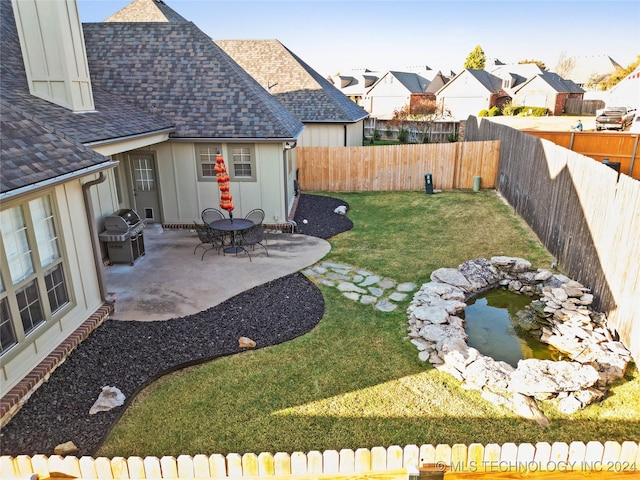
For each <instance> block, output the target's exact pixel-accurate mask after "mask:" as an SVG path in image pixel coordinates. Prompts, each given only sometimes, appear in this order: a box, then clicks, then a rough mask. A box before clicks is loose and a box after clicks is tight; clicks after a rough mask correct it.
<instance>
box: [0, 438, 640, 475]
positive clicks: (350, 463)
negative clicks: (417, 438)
mask: <svg viewBox="0 0 640 480" xmlns="http://www.w3.org/2000/svg"><path fill="white" fill-rule="evenodd" d="M638 465H640V444H639V443H638V442H631V441H627V442H622V444H620V443H618V442H604V444H603V443H600V442H588V443H586V444H585V443H583V442H571V443H570V444H566V443H562V442H555V443H553V444H551V445H550V444H549V443H546V442H538V443H536V444H535V445H533V444H531V443H523V444H519V445H518V444H515V443H505V444H503V445H498V444H495V443H494V444H488V445H481V444H479V443H472V444H471V445H468V446H467V445H463V444H455V445H435V446H434V445H421V446H417V445H407V446H405V447H404V448H403V447H400V446H397V445H392V446H390V447H387V448H384V447H373V448H371V449H366V448H359V449H357V450H355V451H353V450H350V449H342V450H340V451H339V452H338V451H336V450H326V451H324V452H320V451H317V450H313V451H310V452H307V453H304V452H293V453H291V454H288V453H285V452H278V453H276V454H275V455H273V454H271V453H268V452H263V453H260V454H259V455H256V454H253V453H245V454H244V455H239V454H237V453H230V454H228V455H226V456H225V455H220V454H213V455H209V456H207V455H203V454H200V455H195V456H190V455H179V456H178V457H177V458H176V457H172V456H165V457H162V458H157V457H146V458H141V457H129V458H123V457H114V458H112V459H108V458H104V457H99V458H92V457H81V458H77V457H73V456H67V457H62V456H60V455H52V456H50V457H46V456H44V455H34V456H33V457H30V456H28V455H19V456H18V457H10V456H1V457H0V478H2V479H3V480H16V479H20V480H24V479H28V478H31V476H32V475H34V474H36V475H38V478H39V479H47V478H51V479H58V478H59V479H61V478H74V479H81V480H102V479H105V480H106V479H108V480H119V479H142V480H144V479H169V478H170V479H174V480H176V479H179V480H183V479H200V480H205V479H214V478H238V479H239V478H255V477H269V478H270V479H273V480H278V479H285V478H286V479H295V480H306V479H312V478H313V479H321V478H343V479H345V480H346V479H365V478H368V479H374V478H375V479H380V480H382V479H385V480H392V479H407V478H409V476H410V475H411V474H413V475H416V476H417V475H419V469H420V468H423V469H425V468H430V469H432V470H436V471H438V470H439V471H442V472H444V478H445V479H452V480H453V479H459V478H478V479H479V478H524V477H531V476H539V477H544V478H552V477H553V478H564V479H570V478H580V475H586V474H588V475H589V476H590V477H591V476H593V477H596V478H611V477H612V476H613V477H616V478H617V477H628V478H631V477H632V476H640V472H639V470H640V469H639V468H638ZM427 466H428V467H427Z"/></svg>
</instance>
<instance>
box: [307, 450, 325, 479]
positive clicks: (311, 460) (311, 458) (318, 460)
mask: <svg viewBox="0 0 640 480" xmlns="http://www.w3.org/2000/svg"><path fill="white" fill-rule="evenodd" d="M307 473H310V474H316V473H322V453H320V452H319V451H318V450H311V451H310V452H308V453H307Z"/></svg>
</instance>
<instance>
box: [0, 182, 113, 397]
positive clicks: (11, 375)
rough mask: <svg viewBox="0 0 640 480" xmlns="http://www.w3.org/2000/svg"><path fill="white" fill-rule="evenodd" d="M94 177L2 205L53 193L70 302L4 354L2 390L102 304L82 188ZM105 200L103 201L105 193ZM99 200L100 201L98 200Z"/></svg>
mask: <svg viewBox="0 0 640 480" xmlns="http://www.w3.org/2000/svg"><path fill="white" fill-rule="evenodd" d="M92 179H93V177H87V178H84V179H83V180H82V181H80V180H76V181H73V182H69V183H66V184H63V185H60V186H58V187H55V188H54V189H52V190H49V191H46V192H44V193H43V194H41V195H38V196H32V197H22V198H21V199H20V200H16V201H14V202H4V203H3V205H2V207H3V209H5V208H12V207H14V206H16V205H18V204H23V203H24V202H26V201H29V200H33V199H35V198H39V197H40V196H44V195H50V196H51V198H52V200H53V202H54V211H55V214H56V215H55V216H56V222H57V227H58V229H59V230H60V231H59V239H60V249H61V251H62V252H63V256H64V258H65V261H64V262H63V266H64V272H65V278H66V279H67V289H68V293H69V297H70V305H68V306H67V307H65V308H66V310H63V311H62V312H61V313H60V314H58V315H54V316H53V318H49V319H47V320H46V321H45V322H44V323H43V324H41V325H40V326H38V327H37V328H36V329H35V330H33V331H32V332H31V333H30V334H29V335H27V336H26V337H25V338H24V340H22V341H20V342H19V343H18V344H17V345H16V346H14V347H13V348H11V349H9V350H8V351H7V352H5V353H4V355H2V357H0V380H1V382H0V383H1V386H0V395H1V396H4V395H6V394H7V393H8V392H9V391H10V390H11V389H12V388H13V387H14V386H15V385H17V384H18V382H20V380H22V378H23V377H25V376H26V375H27V374H29V372H30V371H31V370H33V369H34V368H35V367H36V366H38V365H39V364H40V362H42V361H43V360H44V359H45V358H46V357H47V355H49V354H50V353H51V352H52V351H53V350H54V349H55V348H56V347H57V346H58V345H60V344H61V343H62V342H63V341H64V340H65V339H66V338H67V337H68V336H69V335H71V334H72V333H73V332H74V331H75V330H76V329H77V328H78V327H79V326H80V325H81V324H82V323H83V322H85V321H86V320H87V318H89V317H90V316H91V315H92V314H93V313H94V312H95V311H96V310H97V309H98V308H99V307H100V306H101V305H102V304H103V299H102V298H101V294H100V288H99V284H98V274H97V272H96V268H95V264H94V262H93V253H92V250H91V236H90V231H89V227H88V225H87V222H86V209H85V203H84V198H83V193H82V184H83V183H86V182H87V181H90V180H92ZM102 201H103V203H104V201H106V199H105V198H103V200H102ZM96 203H99V202H98V201H97V200H94V204H96ZM105 208H107V207H105ZM41 295H42V292H41ZM18 321H19V320H18Z"/></svg>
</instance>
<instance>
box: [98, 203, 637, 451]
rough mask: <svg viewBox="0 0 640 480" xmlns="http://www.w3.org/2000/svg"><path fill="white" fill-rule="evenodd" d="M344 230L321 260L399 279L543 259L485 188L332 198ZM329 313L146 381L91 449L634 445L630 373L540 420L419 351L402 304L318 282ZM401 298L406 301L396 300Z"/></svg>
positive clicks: (546, 260)
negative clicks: (297, 329) (374, 302)
mask: <svg viewBox="0 0 640 480" xmlns="http://www.w3.org/2000/svg"><path fill="white" fill-rule="evenodd" d="M329 195H331V196H333V197H337V198H341V199H343V200H344V201H346V202H348V203H349V204H350V211H349V217H350V218H351V219H352V220H353V223H354V228H353V230H351V231H349V232H345V233H343V234H340V235H338V236H337V237H334V238H332V239H331V244H332V250H331V252H330V253H329V255H328V256H327V258H326V260H332V261H338V262H344V263H349V264H351V265H354V266H357V267H360V268H365V269H368V270H371V271H373V272H374V273H377V274H380V275H383V276H388V277H391V278H394V279H396V280H398V281H400V282H409V281H410V282H415V283H416V284H418V285H419V284H421V283H423V282H426V281H429V275H430V273H431V271H433V270H434V269H436V268H440V267H447V266H448V267H456V266H457V265H459V264H460V263H462V262H463V261H465V260H469V259H475V258H478V257H490V256H494V255H512V256H520V257H524V258H527V259H529V260H530V261H531V262H532V263H533V264H534V265H536V266H542V267H549V265H550V263H551V262H552V261H553V258H552V257H551V256H550V255H549V253H548V252H547V251H546V250H545V249H544V248H543V247H542V246H541V245H540V243H539V242H538V240H537V239H536V238H535V236H534V235H533V234H532V233H531V231H530V230H529V229H528V227H527V226H526V225H525V224H524V223H523V222H522V221H521V220H520V219H519V218H518V217H517V216H515V215H514V213H513V211H512V209H511V208H509V207H508V206H506V205H505V204H503V203H502V202H501V200H500V199H499V198H497V196H496V195H495V193H494V192H491V191H481V192H478V193H474V192H470V191H464V192H463V191H457V192H445V193H439V194H436V195H425V194H424V193H421V192H388V193H386V192H375V193H369V192H368V193H349V194H346V193H339V194H333V193H332V194H329ZM321 289H322V293H323V295H324V297H325V301H326V311H325V316H324V318H323V319H322V321H321V322H320V323H319V325H318V326H317V327H316V329H314V330H313V331H312V332H310V333H309V334H307V335H305V336H303V337H300V338H298V339H296V340H294V341H291V342H289V343H286V344H282V345H278V346H274V347H269V348H265V349H261V350H255V351H247V352H244V353H242V354H239V355H236V356H232V357H225V358H222V359H219V360H215V361H213V362H210V363H207V364H204V365H201V366H197V367H191V368H189V369H186V370H183V371H180V372H176V373H173V374H171V375H168V376H166V377H164V378H162V379H161V380H159V381H158V382H156V383H155V384H153V385H152V386H150V387H149V388H147V389H146V390H144V391H143V392H142V393H141V394H140V395H139V396H138V397H137V398H136V399H135V400H134V402H133V404H132V406H131V407H130V408H129V409H128V410H127V411H126V412H125V414H124V415H123V417H122V419H121V420H120V421H119V423H118V424H117V425H116V427H115V428H114V430H113V431H112V432H111V434H110V435H109V437H108V438H107V440H106V442H105V444H104V445H103V446H102V448H101V449H100V451H99V452H98V454H97V455H99V456H106V457H114V456H123V457H128V456H134V455H137V456H148V455H155V456H163V455H176V456H177V455H180V454H191V455H194V454H198V453H204V454H212V453H221V454H228V453H231V452H235V453H239V454H244V453H247V452H252V453H256V454H258V453H260V452H272V453H275V452H279V451H283V452H293V451H305V452H306V451H310V450H320V451H322V450H328V449H335V450H340V449H342V448H351V449H354V450H355V449H357V448H361V447H363V448H372V447H374V446H383V447H387V446H390V445H401V446H404V445H408V444H418V445H420V444H440V443H444V444H454V443H464V444H470V443H476V442H477V443H482V444H488V443H498V444H502V443H506V442H515V443H522V442H531V443H535V442H538V441H546V442H550V443H551V442H555V441H560V442H566V443H570V442H572V441H574V440H575V441H583V442H588V441H590V440H598V441H602V442H604V441H607V440H613V441H619V442H622V441H625V440H632V441H640V406H639V405H640V375H639V374H638V371H637V370H636V368H635V367H632V368H630V369H629V370H628V373H627V376H626V379H625V381H624V382H620V383H619V384H618V385H616V386H614V387H613V388H612V390H611V393H610V395H609V396H608V397H607V398H606V399H605V400H604V401H603V402H601V403H600V404H596V405H592V406H590V407H589V408H587V409H585V410H584V411H581V412H579V413H576V414H574V415H573V416H571V417H567V416H565V415H562V414H560V413H558V412H557V410H555V408H554V406H553V405H552V404H543V405H542V407H543V410H544V412H545V414H546V415H547V416H548V417H549V418H550V419H551V425H550V426H549V427H547V428H542V427H539V426H538V425H537V424H536V423H535V422H532V421H526V420H522V419H520V418H518V417H516V416H515V415H513V414H512V413H511V412H509V411H508V410H506V409H503V408H500V407H496V406H494V405H492V404H490V403H488V402H486V401H484V400H483V399H482V398H481V397H480V395H479V393H478V392H473V391H465V390H463V389H462V388H460V386H459V383H458V382H457V381H456V380H455V379H453V378H452V377H450V376H449V375H447V374H443V373H440V372H438V371H437V370H435V369H433V368H431V367H430V366H429V365H428V364H425V363H422V362H420V361H419V360H418V355H417V350H416V349H415V347H414V346H413V345H412V344H410V343H409V342H408V341H407V340H406V339H405V336H406V332H407V330H406V324H407V316H406V313H405V311H404V310H405V308H402V309H399V311H397V312H391V313H383V312H378V311H376V310H375V309H373V308H372V307H371V306H364V305H360V304H358V303H355V302H353V301H351V300H348V299H346V298H345V297H343V296H342V295H341V294H340V293H339V292H338V291H337V290H336V289H333V288H329V287H324V286H322V287H321ZM408 303H409V301H407V302H406V303H405V305H403V307H406V306H407V305H408Z"/></svg>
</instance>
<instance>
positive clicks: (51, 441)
mask: <svg viewBox="0 0 640 480" xmlns="http://www.w3.org/2000/svg"><path fill="white" fill-rule="evenodd" d="M339 205H346V206H347V207H348V205H347V204H346V203H345V202H341V201H339V200H336V199H334V198H330V197H323V196H318V195H305V194H302V195H300V198H299V200H298V207H297V209H296V216H295V220H296V222H298V226H299V227H300V228H299V233H303V234H306V235H311V236H317V237H320V238H325V239H326V238H329V237H331V236H333V235H336V234H338V233H340V232H343V231H346V230H349V229H351V228H352V227H353V224H352V223H351V221H350V220H349V219H348V218H347V217H345V216H344V215H339V214H335V213H333V210H334V209H335V208H336V207H337V206H339ZM305 218H306V219H307V221H308V223H306V224H304V223H303V222H302V220H303V219H305ZM323 314H324V299H323V298H322V294H321V293H320V291H319V290H318V288H317V287H316V286H315V285H314V284H313V283H312V282H310V281H309V280H308V279H307V278H306V277H305V276H304V275H302V274H301V273H294V274H292V275H288V276H286V277H283V278H280V279H277V280H274V281H272V282H269V283H266V284H264V285H261V286H259V287H255V288H253V289H251V290H248V291H246V292H243V293H241V294H240V295H237V296H235V297H234V298H233V299H230V300H228V301H226V302H223V303H221V304H220V305H216V306H215V307H212V308H210V309H208V310H205V311H204V312H200V313H198V314H195V315H190V316H187V317H182V318H178V319H174V320H167V321H158V322H124V321H118V320H108V321H106V322H105V323H103V324H102V325H101V326H100V327H98V328H97V329H96V330H95V331H94V332H93V333H91V335H89V337H88V338H87V339H86V340H85V341H84V342H82V343H81V344H80V345H79V346H78V348H77V349H76V350H74V351H73V353H72V354H71V355H70V356H69V357H68V358H67V360H66V361H65V362H64V363H63V364H62V365H60V366H59V367H58V368H57V369H56V370H55V371H54V372H53V374H52V375H51V377H50V378H49V380H48V381H47V382H46V383H45V384H43V385H42V386H41V387H40V388H39V389H38V390H36V392H35V393H34V394H33V395H32V397H31V398H30V399H29V400H28V402H27V403H26V404H25V405H24V406H23V407H22V408H21V409H20V411H19V412H18V413H17V414H16V416H15V417H14V418H13V419H11V421H10V422H9V423H8V424H7V425H6V426H5V427H3V428H2V432H0V453H1V454H2V455H11V456H17V455H35V454H44V455H52V454H53V449H54V447H55V446H56V445H58V444H60V443H64V442H67V441H72V442H73V443H74V444H75V445H76V446H77V447H78V449H79V451H78V453H77V454H76V455H77V456H82V455H93V454H94V453H95V451H96V450H97V449H98V447H99V446H100V445H101V443H102V442H103V441H104V439H105V437H106V435H107V433H108V432H109V430H110V429H111V428H112V426H113V425H114V424H115V423H116V422H117V420H118V418H119V417H120V416H121V415H122V413H123V412H124V410H125V409H126V406H127V405H128V403H129V402H130V401H131V400H132V398H133V397H134V396H135V394H136V393H137V392H138V391H139V390H140V389H141V388H142V387H143V386H145V385H148V384H149V383H151V382H152V381H153V380H155V379H157V378H159V377H160V376H162V375H164V374H166V373H168V372H171V371H173V370H176V369H178V368H183V367H185V366H188V365H193V364H197V363H202V362H205V361H208V360H211V359H214V358H219V357H222V356H226V355H231V354H234V353H238V352H240V351H242V350H244V349H242V348H240V347H239V346H238V338H239V337H241V336H244V337H249V338H251V339H253V340H255V341H256V343H257V348H260V347H265V346H269V345H275V344H278V343H281V342H285V341H287V340H292V339H294V338H296V337H299V336H301V335H304V334H305V333H307V332H309V331H310V330H311V329H313V328H314V327H315V326H316V325H317V324H318V322H319V321H320V319H321V318H322V316H323ZM107 385H108V386H113V387H117V388H119V389H120V390H121V391H122V393H124V395H125V396H126V398H127V403H126V404H125V405H124V406H123V407H117V408H114V409H113V410H110V411H107V412H100V413H97V414H95V415H89V409H90V408H91V406H92V405H93V403H94V401H95V400H96V398H97V397H98V395H99V394H100V391H101V388H102V386H107Z"/></svg>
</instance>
